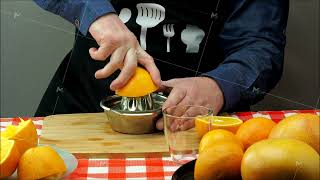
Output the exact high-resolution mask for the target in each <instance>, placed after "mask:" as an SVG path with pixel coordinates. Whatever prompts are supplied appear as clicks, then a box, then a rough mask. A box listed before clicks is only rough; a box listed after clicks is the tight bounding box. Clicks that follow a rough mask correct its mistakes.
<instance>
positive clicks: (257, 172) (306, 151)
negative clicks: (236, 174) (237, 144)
mask: <svg viewBox="0 0 320 180" xmlns="http://www.w3.org/2000/svg"><path fill="white" fill-rule="evenodd" d="M319 162H320V158H319V154H318V153H317V152H316V151H315V150H314V149H313V148H312V147H311V146H309V145H308V144H306V143H304V142H302V141H298V140H294V139H266V140H262V141H259V142H257V143H255V144H253V145H252V146H250V147H249V148H248V149H247V151H246V152H245V153H244V155H243V159H242V163H241V175H242V179H243V180H272V179H282V180H293V179H294V180H319V178H320V177H319V174H320V171H319V167H320V164H319Z"/></svg>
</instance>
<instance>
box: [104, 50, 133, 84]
mask: <svg viewBox="0 0 320 180" xmlns="http://www.w3.org/2000/svg"><path fill="white" fill-rule="evenodd" d="M136 68H137V56H136V52H135V50H134V49H133V48H131V49H129V50H128V52H127V54H126V56H125V60H124V65H123V68H122V70H121V73H120V74H119V76H118V77H117V78H116V79H115V80H114V81H113V82H112V83H111V85H110V89H111V90H116V89H119V88H121V87H123V86H124V85H125V84H126V83H127V82H128V81H129V79H130V78H131V77H132V76H133V74H134V73H135V70H136Z"/></svg>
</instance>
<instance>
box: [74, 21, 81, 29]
mask: <svg viewBox="0 0 320 180" xmlns="http://www.w3.org/2000/svg"><path fill="white" fill-rule="evenodd" d="M74 24H75V25H76V27H77V28H79V27H80V21H79V20H78V19H76V20H75V21H74Z"/></svg>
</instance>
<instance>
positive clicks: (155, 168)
mask: <svg viewBox="0 0 320 180" xmlns="http://www.w3.org/2000/svg"><path fill="white" fill-rule="evenodd" d="M296 113H312V114H318V115H320V110H288V111H261V112H239V113H234V114H232V116H234V117H238V118H240V119H242V120H244V121H245V120H248V119H250V118H252V117H267V118H271V119H272V120H274V121H275V122H279V121H280V120H281V119H283V118H284V117H288V116H290V115H293V114H296ZM23 119H28V118H23ZM31 119H32V120H33V121H34V124H35V125H36V128H37V132H38V135H39V136H40V135H41V129H42V124H43V119H44V118H42V117H34V118H31ZM19 122H20V120H19V118H0V123H1V124H0V126H1V131H3V130H4V129H5V128H6V127H7V126H8V125H10V124H14V125H16V124H18V123H19ZM178 168H179V165H177V164H175V163H174V162H172V161H171V159H170V157H159V156H158V157H157V156H154V157H151V158H105V159H78V167H77V169H76V170H75V171H74V172H73V173H72V174H71V175H70V176H69V177H68V178H67V179H76V180H78V179H81V180H82V179H117V180H120V179H126V180H144V179H145V180H164V179H165V180H170V179H171V176H172V174H173V173H174V171H175V170H176V169H178Z"/></svg>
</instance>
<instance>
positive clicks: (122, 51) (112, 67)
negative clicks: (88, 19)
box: [89, 14, 161, 90]
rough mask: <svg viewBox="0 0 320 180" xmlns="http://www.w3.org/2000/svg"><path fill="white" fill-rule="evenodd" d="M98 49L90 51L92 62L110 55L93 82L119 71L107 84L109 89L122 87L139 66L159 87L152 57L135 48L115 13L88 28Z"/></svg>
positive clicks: (133, 39) (98, 20)
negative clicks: (143, 68) (141, 66)
mask: <svg viewBox="0 0 320 180" xmlns="http://www.w3.org/2000/svg"><path fill="white" fill-rule="evenodd" d="M89 32H90V33H91V35H92V37H93V38H94V39H95V40H96V42H97V43H98V45H99V48H98V49H97V48H90V50H89V53H90V56H91V57H92V59H95V60H98V61H105V60H106V59H107V58H108V57H109V56H110V55H111V58H110V61H109V62H108V64H107V65H106V66H105V67H104V68H103V69H100V70H98V71H97V72H96V73H95V77H96V78H97V79H101V78H106V77H109V76H110V75H111V74H112V73H114V72H115V71H116V70H118V69H121V73H120V75H119V76H118V77H117V78H116V79H115V80H114V81H113V82H112V83H111V85H110V89H111V90H116V89H119V88H121V87H123V86H124V85H125V84H126V83H127V81H128V80H129V79H130V78H131V77H132V75H133V74H134V73H135V69H136V67H137V64H138V63H139V64H141V65H143V66H144V67H145V68H146V69H147V71H148V72H149V73H150V75H151V77H152V80H153V81H154V83H155V84H156V85H158V86H160V83H161V78H160V72H159V70H158V68H157V67H156V65H155V63H154V60H153V58H152V57H151V56H150V55H149V54H147V53H146V52H145V51H144V50H143V49H142V48H141V47H140V45H139V42H138V41H137V39H136V37H135V35H134V34H133V33H132V32H131V31H130V30H129V29H128V28H127V27H126V26H125V25H124V24H123V23H122V21H121V20H120V19H119V17H118V16H117V15H116V14H107V15H105V16H102V17H100V18H99V19H97V20H96V21H95V22H93V23H92V25H91V26H90V28H89Z"/></svg>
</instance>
